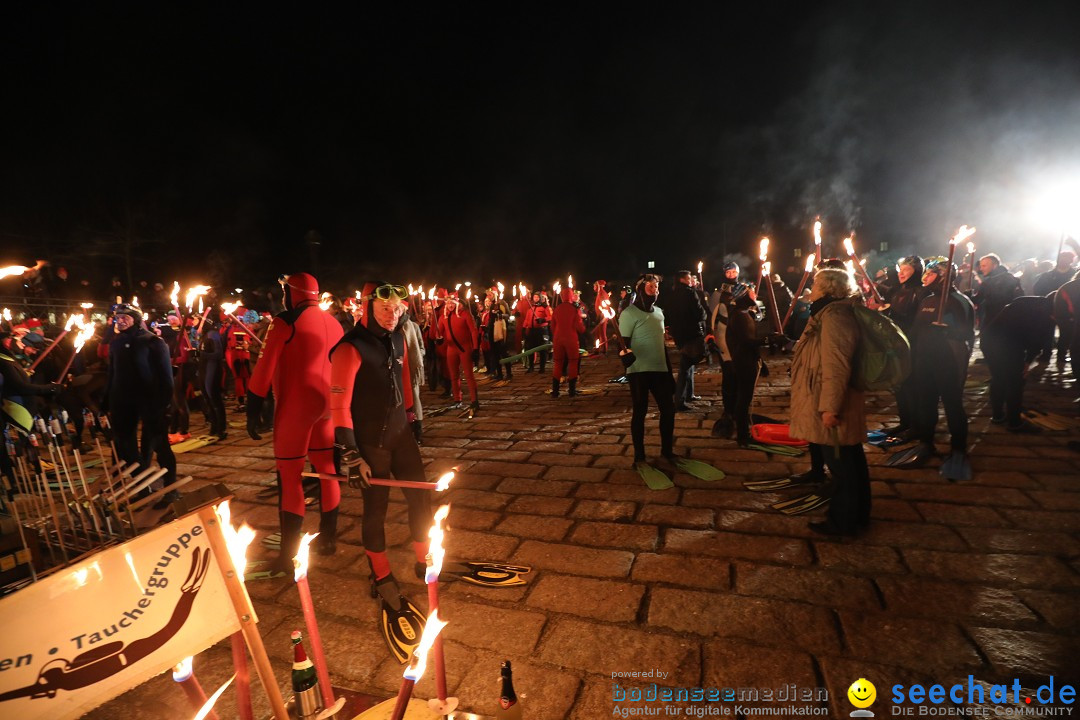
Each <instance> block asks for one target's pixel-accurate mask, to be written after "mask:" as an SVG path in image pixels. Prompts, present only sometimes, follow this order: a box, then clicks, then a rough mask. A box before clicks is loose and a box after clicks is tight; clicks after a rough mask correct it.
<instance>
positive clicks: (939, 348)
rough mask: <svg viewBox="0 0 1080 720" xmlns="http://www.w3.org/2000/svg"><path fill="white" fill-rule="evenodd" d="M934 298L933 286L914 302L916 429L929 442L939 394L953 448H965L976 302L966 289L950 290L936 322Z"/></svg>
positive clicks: (932, 441)
mask: <svg viewBox="0 0 1080 720" xmlns="http://www.w3.org/2000/svg"><path fill="white" fill-rule="evenodd" d="M939 283H940V280H939ZM938 292H940V291H938ZM938 301H939V297H938V294H937V292H935V293H934V294H932V295H928V296H927V297H925V298H924V299H923V300H922V302H921V303H919V312H918V314H917V315H916V316H915V320H914V322H913V324H912V329H911V346H912V347H911V354H912V358H913V363H912V365H913V367H912V374H913V375H914V376H915V392H916V397H917V407H916V415H915V431H916V433H917V435H918V439H919V441H920V442H923V443H926V444H928V445H933V444H934V432H935V430H936V429H937V421H938V400H939V399H940V400H941V404H942V405H943V406H944V408H945V419H946V421H947V422H948V425H949V434H950V436H951V441H950V443H951V446H952V449H953V450H959V451H962V452H966V451H967V436H968V418H967V412H966V411H965V410H964V382H965V380H966V379H967V368H968V360H969V359H970V358H971V349H972V347H973V345H974V341H975V307H974V305H972V303H971V300H969V299H968V297H967V295H963V294H961V293H960V292H958V291H957V290H955V289H954V290H952V291H951V292H950V293H949V301H948V303H947V304H946V306H945V316H944V323H945V326H944V327H941V326H938V325H935V324H934V323H935V322H936V321H937V318H938Z"/></svg>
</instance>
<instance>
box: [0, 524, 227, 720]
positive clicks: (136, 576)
mask: <svg viewBox="0 0 1080 720" xmlns="http://www.w3.org/2000/svg"><path fill="white" fill-rule="evenodd" d="M213 531H215V532H219V531H220V526H216V527H215V528H213ZM205 533H206V529H205V528H203V527H202V525H201V521H200V520H199V517H198V516H197V515H194V514H192V515H187V516H185V517H183V518H181V519H179V520H176V521H175V522H172V523H169V524H168V525H163V526H162V527H159V528H157V529H155V530H153V531H151V532H148V533H146V534H145V535H141V536H140V537H137V538H135V539H134V540H131V541H129V542H126V543H124V544H123V545H118V546H116V547H112V548H109V549H107V550H103V551H102V552H100V553H97V554H95V555H93V556H91V557H90V558H88V559H87V560H85V561H83V562H80V563H78V564H77V565H73V566H71V567H68V568H64V569H63V570H59V571H57V572H56V573H54V574H53V575H50V576H49V577H47V578H45V579H43V580H40V581H38V582H36V583H34V584H33V585H30V586H28V587H25V588H23V589H22V590H19V591H17V592H16V593H15V594H13V595H11V596H9V597H6V598H4V599H3V600H0V617H2V618H3V619H4V621H3V627H2V628H0V717H4V718H20V720H32V719H33V718H48V719H49V720H66V719H67V718H78V717H80V716H81V715H83V714H84V713H86V712H89V711H90V710H92V709H93V708H95V707H97V706H99V705H101V704H102V703H104V702H107V701H108V700H110V699H112V698H114V697H116V696H117V695H120V694H121V693H123V692H126V691H127V690H130V689H131V688H133V687H135V686H136V685H138V684H140V683H142V682H144V681H146V680H148V679H149V678H151V677H153V676H155V675H157V674H158V673H161V672H163V671H165V670H168V669H169V668H171V667H172V666H173V665H175V664H176V663H177V662H179V661H180V660H182V659H183V658H185V657H187V656H188V655H197V654H198V653H199V652H201V651H202V650H205V649H206V648H207V647H209V646H210V645H213V644H214V643H216V642H217V641H219V640H221V639H222V638H225V637H228V636H229V635H231V634H232V633H233V632H235V631H237V630H239V629H240V623H239V621H238V620H237V617H236V612H235V610H234V609H233V605H232V603H231V602H230V600H229V595H228V592H227V591H226V588H225V582H224V580H223V579H222V576H221V571H220V570H219V569H218V564H217V561H216V560H215V558H214V556H213V553H211V551H210V542H209V540H208V539H207V537H206V534H205ZM177 692H180V690H179V689H178V690H177Z"/></svg>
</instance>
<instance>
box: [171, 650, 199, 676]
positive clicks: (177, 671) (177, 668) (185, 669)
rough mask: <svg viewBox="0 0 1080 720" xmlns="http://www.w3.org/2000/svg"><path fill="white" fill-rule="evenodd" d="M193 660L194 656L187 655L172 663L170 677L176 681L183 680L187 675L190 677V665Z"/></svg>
mask: <svg viewBox="0 0 1080 720" xmlns="http://www.w3.org/2000/svg"><path fill="white" fill-rule="evenodd" d="M194 661H195V658H193V657H192V656H190V655H188V656H187V657H186V658H184V659H183V660H181V661H180V662H178V663H176V664H175V665H173V669H172V679H173V680H175V681H176V682H184V681H185V680H187V679H188V678H189V677H191V671H192V665H193V663H194Z"/></svg>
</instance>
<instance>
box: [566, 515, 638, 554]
mask: <svg viewBox="0 0 1080 720" xmlns="http://www.w3.org/2000/svg"><path fill="white" fill-rule="evenodd" d="M570 542H573V543H577V544H579V545H589V546H600V547H614V548H626V549H629V550H655V549H656V546H657V544H658V543H659V528H657V527H656V526H655V525H638V524H633V525H629V524H626V523H606V522H583V523H581V524H579V525H578V526H577V527H576V528H574V531H573V533H571V535H570Z"/></svg>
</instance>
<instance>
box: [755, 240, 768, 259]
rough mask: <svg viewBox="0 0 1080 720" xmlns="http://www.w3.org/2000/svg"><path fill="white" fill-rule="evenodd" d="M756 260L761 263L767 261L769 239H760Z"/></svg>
mask: <svg viewBox="0 0 1080 720" xmlns="http://www.w3.org/2000/svg"><path fill="white" fill-rule="evenodd" d="M758 258H759V259H760V260H761V262H765V261H766V260H768V259H769V238H767V237H763V238H761V242H760V243H758Z"/></svg>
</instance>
